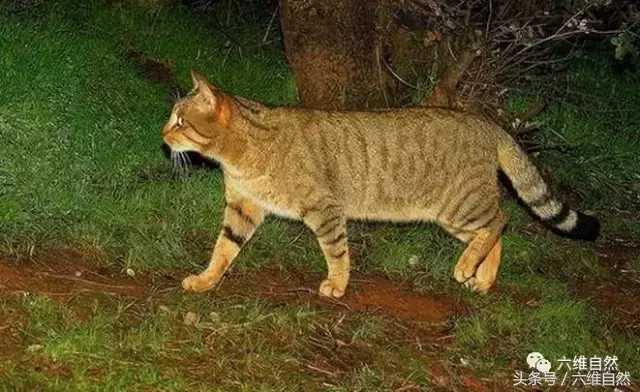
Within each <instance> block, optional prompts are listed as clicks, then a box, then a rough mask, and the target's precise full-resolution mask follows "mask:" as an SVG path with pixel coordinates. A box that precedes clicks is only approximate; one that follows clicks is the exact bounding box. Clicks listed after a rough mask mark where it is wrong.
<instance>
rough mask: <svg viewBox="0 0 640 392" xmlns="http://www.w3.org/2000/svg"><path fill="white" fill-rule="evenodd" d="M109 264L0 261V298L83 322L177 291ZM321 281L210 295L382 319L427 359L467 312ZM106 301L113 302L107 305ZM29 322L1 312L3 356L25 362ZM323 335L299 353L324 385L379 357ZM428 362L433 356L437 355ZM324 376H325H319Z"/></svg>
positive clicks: (230, 279)
mask: <svg viewBox="0 0 640 392" xmlns="http://www.w3.org/2000/svg"><path fill="white" fill-rule="evenodd" d="M104 259H105V257H104V255H103V254H101V253H100V252H96V251H94V250H91V249H89V250H82V251H81V250H77V249H71V248H63V249H57V250H50V251H40V252H37V253H36V254H34V255H33V256H32V257H30V258H29V259H27V260H16V259H15V258H12V257H1V256H0V298H16V297H20V296H23V295H24V294H25V293H38V294H43V295H47V296H50V297H51V298H53V299H54V300H60V301H65V302H66V303H68V304H69V306H71V307H73V311H74V312H75V313H76V314H78V315H80V316H82V315H83V314H85V313H86V314H87V315H88V314H91V310H90V309H91V307H92V306H93V301H94V299H100V298H104V296H105V295H108V296H111V295H117V296H125V297H132V298H137V299H141V300H149V299H152V300H153V302H154V303H155V302H157V303H158V304H161V303H162V302H163V299H162V295H163V294H162V293H165V292H175V291H179V290H180V278H182V277H183V276H182V275H183V273H182V272H177V273H171V274H170V275H171V276H167V275H165V276H162V277H156V278H150V277H147V276H144V275H141V274H136V275H135V276H134V277H130V276H127V275H126V273H124V271H120V270H118V269H115V268H113V267H105V265H107V264H106V263H104ZM174 275H175V276H174ZM322 276H323V275H322V274H320V273H302V272H297V271H289V272H287V271H281V270H277V269H273V268H271V269H265V270H262V271H259V272H251V271H242V272H236V273H233V274H232V275H229V276H227V277H226V278H225V279H224V280H223V281H222V282H221V284H220V285H219V286H218V287H217V288H216V289H214V290H213V293H207V294H205V295H214V296H225V297H231V296H238V297H241V298H258V299H263V300H267V301H269V302H272V303H276V304H280V303H281V304H284V305H286V304H308V305H309V306H312V307H319V308H324V309H326V310H328V311H329V312H330V313H329V314H331V315H333V316H335V317H333V316H332V317H333V318H335V319H341V318H344V317H346V318H347V321H345V322H348V320H349V319H351V318H352V316H354V315H357V314H363V313H364V314H373V315H377V316H381V317H384V318H385V319H388V320H389V321H390V322H392V323H393V326H394V328H393V331H390V332H389V336H388V337H387V338H388V339H390V340H392V341H393V342H394V343H395V344H402V345H404V346H406V347H412V348H414V349H419V350H421V351H423V352H425V355H426V354H428V353H430V354H434V353H435V354H437V353H438V351H439V350H441V349H442V348H443V347H450V346H451V345H452V336H451V335H450V333H449V331H448V328H450V325H449V324H450V323H449V322H450V321H451V320H452V318H454V317H456V315H458V314H460V313H465V312H466V311H467V309H466V306H465V304H464V303H462V302H461V301H460V300H458V299H455V298H450V297H446V296H442V295H421V294H418V293H416V292H414V291H412V290H411V289H410V287H409V285H408V284H407V283H406V282H396V281H392V280H389V279H387V278H384V277H382V276H363V275H361V274H357V273H355V274H353V275H352V278H351V284H350V286H349V290H348V293H347V295H346V296H345V297H344V298H342V299H340V300H335V299H328V298H323V297H320V296H318V294H317V292H316V291H315V290H316V288H317V286H318V284H319V283H320V281H321V279H322ZM192 295H196V294H192ZM197 295H201V294H197ZM104 303H105V304H109V302H108V301H105V302H104ZM27 320H28V315H24V314H8V313H7V312H6V311H5V313H0V356H3V357H4V356H5V355H7V357H9V356H13V354H16V355H15V356H14V358H16V359H17V360H18V361H19V362H20V361H22V360H21V359H20V358H23V357H24V356H23V355H22V356H21V355H20V353H21V352H22V351H24V350H25V349H26V347H25V342H23V341H21V332H20V331H21V330H22V329H23V328H24V326H25V325H26V322H27ZM325 333H326V332H325V331H324V330H323V329H322V328H320V326H319V327H318V330H317V331H316V332H314V333H312V334H311V335H313V336H311V335H310V336H309V342H307V343H309V344H308V345H307V344H306V343H305V345H304V346H303V347H301V348H302V349H305V347H306V349H308V350H307V351H306V352H305V353H304V355H303V357H304V361H305V362H304V366H305V369H304V371H306V372H308V373H310V374H314V373H315V374H316V375H317V376H318V377H320V379H321V380H323V382H325V381H326V382H331V381H335V377H339V375H340V374H341V373H343V372H345V371H346V372H348V371H350V370H351V369H353V368H354V367H357V366H359V364H367V363H370V362H371V361H372V360H373V357H374V353H373V352H372V351H371V350H372V349H371V347H369V346H368V345H366V344H362V343H361V342H349V341H348V337H347V336H345V337H344V339H341V338H340V337H339V336H338V337H337V338H335V336H333V335H331V333H329V334H330V335H331V337H332V338H335V339H329V338H327V336H328V335H327V336H325ZM318 342H324V343H323V344H325V346H323V347H320V345H319V344H318ZM307 346H308V347H307ZM436 356H437V355H436ZM36 357H37V358H36ZM430 357H431V358H433V355H430ZM24 358H26V357H24ZM29 358H32V360H30V361H28V363H29V365H27V364H25V365H24V366H25V367H26V368H27V369H32V370H33V369H36V370H38V369H39V370H42V371H44V372H47V373H56V374H58V375H59V376H66V375H67V374H68V373H69V370H68V369H67V368H65V367H64V366H61V365H57V364H53V363H50V361H48V360H47V359H46V358H44V357H42V358H41V357H39V356H35V357H34V356H29ZM33 358H36V359H33ZM20 363H21V362H20ZM182 367H184V368H185V369H187V370H188V372H187V373H189V374H191V373H195V374H199V373H201V372H202V371H203V370H202V366H196V364H195V363H193V364H191V363H184V364H182ZM327 370H328V373H322V372H324V371H327ZM318 373H319V374H318ZM189 374H186V375H187V376H189ZM465 374H466V373H465ZM451 376H453V377H454V379H452V378H451ZM439 379H440V380H446V381H443V382H445V383H449V384H451V385H455V384H460V382H463V381H464V385H465V386H466V385H467V384H468V383H471V384H473V385H471V384H470V385H469V386H466V387H465V388H466V389H467V390H479V391H482V390H486V386H485V383H484V382H483V381H478V380H475V379H474V378H473V376H471V375H465V376H464V377H463V378H462V379H461V380H462V381H457V380H455V379H457V376H455V375H453V374H449V375H441V376H440V378H439ZM465 380H467V381H465ZM468 380H471V381H468ZM476 384H477V385H476ZM414 387H415V388H414ZM399 388H404V389H402V390H407V391H410V390H417V389H416V388H417V386H413V385H410V384H407V385H404V384H402V382H400V384H399Z"/></svg>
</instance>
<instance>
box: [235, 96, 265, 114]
mask: <svg viewBox="0 0 640 392" xmlns="http://www.w3.org/2000/svg"><path fill="white" fill-rule="evenodd" d="M233 102H235V103H236V104H238V105H240V106H242V107H243V108H245V109H247V110H248V111H250V112H251V113H253V114H258V113H261V112H262V110H260V109H256V108H254V107H251V106H249V105H247V103H246V102H244V101H243V100H241V99H238V98H237V97H234V99H233Z"/></svg>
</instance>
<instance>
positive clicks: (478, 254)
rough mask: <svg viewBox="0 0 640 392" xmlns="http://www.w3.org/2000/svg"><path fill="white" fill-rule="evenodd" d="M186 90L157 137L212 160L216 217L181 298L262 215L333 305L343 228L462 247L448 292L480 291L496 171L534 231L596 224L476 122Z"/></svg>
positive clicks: (491, 267) (490, 266) (493, 129)
mask: <svg viewBox="0 0 640 392" xmlns="http://www.w3.org/2000/svg"><path fill="white" fill-rule="evenodd" d="M192 78H193V83H194V89H193V91H192V92H191V93H190V94H189V95H188V96H186V97H185V98H184V99H182V100H181V101H179V102H177V103H176V104H175V106H174V108H173V111H172V113H171V117H170V119H169V121H168V122H167V123H166V125H165V126H164V129H163V139H164V141H165V143H166V144H167V145H168V146H169V147H170V148H171V149H172V151H173V154H174V155H176V154H180V153H183V152H185V151H197V152H198V153H200V154H202V155H203V156H205V157H210V158H212V159H215V160H216V161H218V162H219V163H220V164H221V166H222V170H223V173H224V183H225V199H226V203H227V204H226V207H225V211H224V219H223V224H222V230H221V232H220V235H219V237H218V239H217V242H216V244H215V247H214V250H213V255H212V257H211V262H210V263H209V266H208V267H207V268H206V270H205V271H203V272H202V273H200V274H199V275H192V276H189V277H187V278H186V279H185V280H184V281H183V287H184V288H185V289H186V290H191V291H197V292H202V291H205V290H208V289H210V288H212V287H213V286H214V285H215V284H216V283H217V282H218V281H219V280H220V278H221V277H222V275H223V274H224V272H225V271H226V270H227V268H229V265H230V264H231V263H232V262H233V260H234V258H235V257H236V256H237V255H238V252H239V251H240V248H241V247H242V245H243V244H245V243H246V242H247V241H248V240H249V239H250V238H251V236H252V235H253V233H254V232H255V230H256V229H257V228H258V227H259V226H260V224H261V223H262V221H263V220H264V218H265V216H266V215H267V214H276V215H280V216H283V217H288V218H293V219H299V220H302V221H303V222H304V223H305V224H306V225H307V226H308V227H309V228H310V229H311V230H312V231H313V232H314V233H315V235H316V237H317V238H318V242H319V243H320V248H321V249H322V252H323V253H324V256H325V259H326V261H327V264H328V276H327V279H325V280H324V281H323V282H322V283H321V284H320V289H319V292H320V293H322V294H323V295H326V296H333V297H341V296H342V295H344V293H345V289H346V287H347V283H348V280H349V269H350V258H349V249H348V245H347V231H346V229H347V220H348V219H365V220H386V221H393V222H401V221H422V222H436V223H438V224H439V225H440V226H442V227H443V228H444V229H445V230H447V231H448V232H449V233H451V234H452V235H454V236H455V237H457V238H458V239H459V240H460V241H462V242H464V243H466V244H467V248H466V250H465V251H464V252H463V253H462V255H461V257H460V259H459V260H458V262H457V264H456V266H455V269H454V274H453V275H454V277H455V279H456V280H457V281H458V282H462V283H465V285H467V286H468V287H470V288H472V289H473V290H475V291H478V292H486V291H487V290H488V289H489V288H490V287H491V286H492V285H493V283H494V282H495V280H496V276H497V274H498V266H499V264H500V250H501V246H500V235H501V232H502V229H503V227H504V225H505V222H506V217H505V215H504V214H503V212H502V211H501V210H500V190H499V183H498V171H499V170H502V171H503V172H504V173H505V174H506V175H507V177H508V178H509V179H510V181H511V183H512V185H513V187H514V188H515V190H516V192H517V194H518V196H519V197H520V198H521V199H522V200H523V201H524V202H525V203H526V204H527V205H528V206H529V207H530V209H531V211H532V212H533V213H534V214H535V215H536V216H537V217H539V218H540V219H541V220H542V222H543V223H545V224H546V225H547V226H549V227H550V228H552V229H554V230H556V231H557V232H559V233H560V234H564V235H566V236H568V237H574V238H582V239H587V240H595V238H596V237H597V236H598V232H599V226H600V225H599V222H598V220H597V219H595V218H592V217H590V216H587V215H584V214H581V213H579V212H575V211H573V210H570V209H568V208H567V207H566V206H564V205H563V204H562V203H561V202H560V201H558V200H557V199H556V198H555V197H554V196H553V195H551V194H550V192H549V189H548V187H547V185H546V184H545V183H544V181H543V180H542V178H541V177H540V175H539V173H538V171H537V170H536V169H535V167H534V166H533V165H532V164H531V162H530V161H529V159H528V158H527V156H526V154H525V153H523V152H522V150H521V149H520V148H519V147H518V145H517V144H516V143H515V141H514V140H513V139H512V138H511V137H510V136H509V135H508V134H507V133H505V132H504V131H503V130H502V129H500V128H499V127H498V126H496V125H493V124H492V123H489V122H487V121H485V120H483V119H481V118H479V117H476V116H472V115H469V114H462V113H458V112H455V111H451V110H446V109H437V108H412V109H393V110H381V111H362V112H358V111H345V112H340V111H320V110H310V109H300V108H289V107H266V106H264V105H262V104H260V103H257V102H253V101H250V100H247V99H244V98H241V97H233V96H229V95H226V94H224V93H223V92H221V91H220V90H218V89H216V88H215V87H214V86H212V85H211V84H210V83H209V82H208V81H207V80H206V79H205V78H203V77H202V76H200V75H198V74H196V73H192Z"/></svg>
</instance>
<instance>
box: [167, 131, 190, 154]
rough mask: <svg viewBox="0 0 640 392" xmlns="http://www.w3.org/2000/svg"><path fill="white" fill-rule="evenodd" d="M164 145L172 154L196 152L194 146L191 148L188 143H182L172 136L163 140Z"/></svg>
mask: <svg viewBox="0 0 640 392" xmlns="http://www.w3.org/2000/svg"><path fill="white" fill-rule="evenodd" d="M162 140H163V141H164V143H165V144H166V145H167V146H169V148H170V149H171V151H172V152H175V153H183V152H188V151H196V150H195V149H194V148H193V146H190V145H188V144H186V143H183V142H180V141H178V140H176V139H175V137H174V136H172V135H166V136H164V137H163V138H162Z"/></svg>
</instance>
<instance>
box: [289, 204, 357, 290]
mask: <svg viewBox="0 0 640 392" xmlns="http://www.w3.org/2000/svg"><path fill="white" fill-rule="evenodd" d="M301 218H302V220H303V222H304V223H305V224H306V225H307V226H308V227H309V228H310V229H311V230H313V232H314V234H315V235H316V237H317V239H318V243H319V244H320V248H321V249H322V252H323V253H324V257H325V260H326V261H327V267H328V274H327V279H325V280H324V281H323V282H322V283H321V284H320V288H319V289H318V291H319V292H320V293H321V294H323V295H326V296H328V297H336V298H339V297H342V296H343V295H344V293H345V290H346V289H347V284H348V283H349V271H350V268H351V267H350V265H351V263H350V259H349V247H348V245H347V219H346V216H345V215H344V213H343V210H342V207H341V206H340V205H338V204H334V203H333V202H332V201H330V200H329V199H325V200H323V201H321V202H319V203H317V204H316V205H313V206H312V207H309V208H306V209H303V211H302V213H301Z"/></svg>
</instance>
